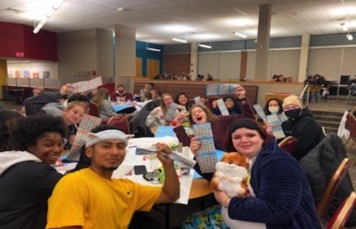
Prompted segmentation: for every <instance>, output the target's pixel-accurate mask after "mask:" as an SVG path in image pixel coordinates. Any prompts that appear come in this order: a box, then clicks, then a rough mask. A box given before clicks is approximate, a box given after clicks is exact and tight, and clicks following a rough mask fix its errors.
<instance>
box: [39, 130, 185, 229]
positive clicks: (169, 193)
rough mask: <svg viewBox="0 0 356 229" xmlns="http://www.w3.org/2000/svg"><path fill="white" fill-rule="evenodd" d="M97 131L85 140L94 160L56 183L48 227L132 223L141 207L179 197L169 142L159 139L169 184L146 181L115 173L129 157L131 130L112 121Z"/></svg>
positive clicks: (96, 226) (87, 151)
mask: <svg viewBox="0 0 356 229" xmlns="http://www.w3.org/2000/svg"><path fill="white" fill-rule="evenodd" d="M92 132H93V133H91V134H90V136H89V137H88V139H87V140H86V144H85V147H86V149H85V153H86V155H87V156H88V157H89V158H91V165H90V167H89V168H85V169H82V170H80V171H77V172H74V173H71V174H68V175H66V176H65V177H64V178H63V179H62V180H61V181H60V182H59V183H58V184H57V185H56V187H55V189H54V191H53V194H52V197H51V198H50V200H49V209H48V218H47V221H48V222H47V226H46V228H63V227H65V228H67V227H68V228H128V226H129V223H130V220H131V218H132V216H133V213H134V212H135V211H150V210H151V208H152V206H153V205H154V204H163V203H172V202H174V201H176V200H177V199H178V198H179V181H178V177H177V173H176V171H175V168H174V165H173V161H172V160H171V159H170V158H168V157H165V156H163V154H162V153H166V154H169V153H170V152H171V150H170V148H169V147H168V146H167V145H165V144H157V157H158V159H159V160H160V161H161V162H162V165H163V168H164V171H165V177H166V179H165V181H164V184H163V187H154V186H143V185H140V184H137V183H134V182H133V181H130V180H128V179H112V178H111V176H112V173H113V171H114V170H115V169H117V168H118V167H119V166H120V165H121V163H122V162H123V160H124V158H125V155H126V145H127V136H126V135H125V134H124V133H123V132H121V131H120V130H118V129H116V128H115V127H111V126H99V127H97V128H95V129H94V130H92ZM63 203H65V204H63Z"/></svg>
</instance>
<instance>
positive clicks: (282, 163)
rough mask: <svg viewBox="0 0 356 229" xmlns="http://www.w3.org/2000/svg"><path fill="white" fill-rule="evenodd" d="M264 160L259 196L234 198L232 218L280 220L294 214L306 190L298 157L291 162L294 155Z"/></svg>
mask: <svg viewBox="0 0 356 229" xmlns="http://www.w3.org/2000/svg"><path fill="white" fill-rule="evenodd" d="M261 159H262V158H261ZM263 160H264V159H263ZM263 164H264V165H263V166H261V168H258V169H259V171H260V173H261V174H259V176H260V177H258V178H257V179H259V187H258V190H254V191H255V193H256V194H257V193H258V194H257V197H248V198H238V197H234V198H232V199H231V201H230V204H229V206H228V213H229V216H230V218H232V219H237V220H243V221H251V222H261V223H266V224H279V223H284V222H286V221H288V220H290V219H291V218H292V217H293V216H294V214H295V212H296V210H297V208H298V206H299V204H300V202H301V198H302V194H303V176H304V174H303V172H302V171H301V170H300V169H298V164H297V162H296V161H295V163H293V164H291V159H287V160H286V159H279V160H278V159H276V160H273V161H271V160H268V161H267V162H265V163H263ZM262 171H263V172H262ZM252 175H254V174H252ZM251 179H253V178H251ZM310 204H313V203H310ZM286 209H288V211H286Z"/></svg>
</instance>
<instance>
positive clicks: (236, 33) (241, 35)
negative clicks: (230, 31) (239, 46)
mask: <svg viewBox="0 0 356 229" xmlns="http://www.w3.org/2000/svg"><path fill="white" fill-rule="evenodd" d="M234 34H235V35H236V36H239V37H242V38H247V36H246V35H245V34H242V33H239V32H234Z"/></svg>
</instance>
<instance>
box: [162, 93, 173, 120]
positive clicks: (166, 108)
mask: <svg viewBox="0 0 356 229" xmlns="http://www.w3.org/2000/svg"><path fill="white" fill-rule="evenodd" d="M166 96H169V97H171V98H172V100H173V97H172V95H171V94H169V93H163V94H162V95H161V104H160V106H161V109H162V114H163V117H164V116H165V115H166V114H167V111H168V107H167V106H166V104H164V100H163V98H164V97H166Z"/></svg>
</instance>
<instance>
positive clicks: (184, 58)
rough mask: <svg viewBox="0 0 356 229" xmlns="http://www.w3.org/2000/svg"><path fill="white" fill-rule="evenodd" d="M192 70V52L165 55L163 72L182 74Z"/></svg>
mask: <svg viewBox="0 0 356 229" xmlns="http://www.w3.org/2000/svg"><path fill="white" fill-rule="evenodd" d="M189 71H190V54H172V55H163V72H166V73H168V74H175V73H177V74H180V73H182V72H185V73H187V74H188V73H189Z"/></svg>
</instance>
